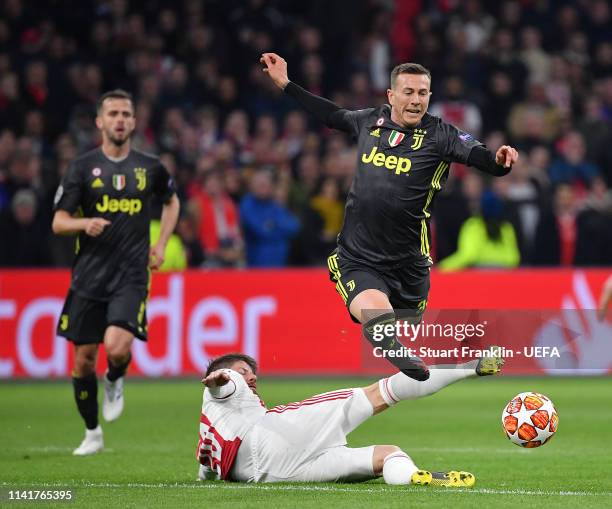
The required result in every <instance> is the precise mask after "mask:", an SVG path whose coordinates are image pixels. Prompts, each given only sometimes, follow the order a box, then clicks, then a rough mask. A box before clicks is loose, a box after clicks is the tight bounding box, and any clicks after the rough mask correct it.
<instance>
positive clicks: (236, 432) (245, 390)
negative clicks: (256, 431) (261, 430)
mask: <svg viewBox="0 0 612 509" xmlns="http://www.w3.org/2000/svg"><path fill="white" fill-rule="evenodd" d="M223 371H225V372H226V373H227V374H228V375H229V377H230V381H229V382H228V383H227V384H226V385H224V386H222V387H216V388H213V389H209V388H206V389H204V397H203V402H202V414H201V415H200V439H199V441H198V449H197V451H196V457H198V458H200V464H201V465H202V466H203V467H204V468H203V469H204V471H205V472H204V476H205V477H206V478H217V479H227V476H228V475H229V473H230V471H231V469H232V466H233V464H234V460H235V459H236V454H237V453H238V448H239V447H240V444H241V442H242V439H243V438H244V436H245V435H246V434H247V433H248V431H249V430H250V429H251V428H252V427H253V426H254V425H255V424H256V423H257V422H259V421H260V420H261V419H262V418H263V417H264V416H265V415H266V411H267V409H266V407H265V405H264V403H263V401H261V399H260V398H259V396H257V394H255V393H254V392H253V391H252V390H251V388H250V387H249V386H248V385H247V383H246V382H245V380H244V378H243V377H242V375H241V374H240V373H237V372H236V371H233V370H231V369H224V370H223Z"/></svg>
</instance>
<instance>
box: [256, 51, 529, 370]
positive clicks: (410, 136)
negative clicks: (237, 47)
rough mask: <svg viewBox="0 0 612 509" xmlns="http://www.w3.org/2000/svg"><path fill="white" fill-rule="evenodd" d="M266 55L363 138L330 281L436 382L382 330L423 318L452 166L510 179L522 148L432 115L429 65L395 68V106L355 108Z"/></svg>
mask: <svg viewBox="0 0 612 509" xmlns="http://www.w3.org/2000/svg"><path fill="white" fill-rule="evenodd" d="M260 61H261V63H262V64H264V66H265V67H264V69H263V71H264V72H265V73H267V74H268V76H269V77H270V78H271V79H272V81H273V82H274V84H275V85H276V86H278V87H279V88H281V89H282V90H284V91H285V93H287V94H288V95H290V96H291V97H293V98H294V99H295V100H296V101H297V102H298V103H299V104H300V105H301V106H302V107H303V108H304V109H306V110H308V111H309V112H311V113H312V114H314V115H315V116H316V117H317V118H318V119H319V120H320V121H322V122H323V123H324V124H325V125H327V126H328V127H330V128H334V129H338V130H340V131H344V132H345V133H348V134H350V135H352V136H353V137H354V138H356V139H357V143H358V158H359V159H358V161H357V164H358V166H357V172H356V175H355V178H354V180H353V183H352V186H351V189H350V191H349V194H348V198H347V200H346V208H345V213H344V225H343V226H342V231H341V232H340V235H339V236H338V247H337V249H336V250H335V251H334V253H333V254H332V255H331V256H330V257H329V258H328V267H329V271H330V278H331V280H332V281H333V282H334V283H335V285H336V290H337V292H338V293H339V294H340V296H341V297H342V299H343V300H344V302H345V304H346V306H347V308H348V310H349V313H350V316H351V318H352V319H353V321H356V322H359V323H361V324H363V332H364V336H365V337H366V339H368V340H369V341H370V342H371V343H373V344H375V345H376V346H379V347H382V349H383V350H384V351H386V352H390V351H392V350H394V351H392V352H390V353H391V354H394V355H386V357H387V358H388V360H391V361H392V362H393V363H394V364H395V366H396V367H398V368H399V369H400V370H401V371H402V372H403V373H404V374H406V375H408V376H409V377H411V378H414V379H416V380H426V379H427V377H428V368H427V366H426V365H425V363H424V362H423V361H422V360H421V359H420V358H418V357H403V355H404V354H403V353H402V352H406V350H404V349H403V346H402V345H401V343H400V342H399V341H398V339H397V338H396V337H395V335H392V336H388V337H386V338H385V339H383V340H382V342H381V343H375V342H374V338H373V331H374V330H376V328H377V326H378V327H379V328H382V326H384V325H385V324H392V323H394V322H395V320H396V319H397V318H401V319H402V320H407V321H409V322H412V323H415V322H418V321H420V319H421V316H422V314H423V312H424V310H425V307H426V305H427V295H428V292H429V270H430V267H431V266H432V264H433V262H432V260H431V257H430V255H429V232H428V222H429V218H430V215H431V209H432V205H433V203H434V201H435V197H436V195H437V193H438V192H439V191H440V189H441V188H442V186H443V185H444V183H445V182H446V179H447V176H448V168H449V165H450V163H451V162H459V163H462V164H467V165H470V166H474V167H476V168H477V169H479V170H481V171H483V172H485V173H488V174H490V175H493V176H496V177H501V176H503V175H506V174H507V173H508V172H510V169H511V167H512V164H513V163H515V162H516V160H517V158H518V153H517V151H516V150H515V149H514V148H512V147H510V146H508V145H502V146H501V147H499V149H498V150H497V152H495V154H493V153H492V152H490V151H489V150H488V149H487V148H486V147H485V146H484V145H483V144H482V143H481V142H479V141H477V140H475V139H474V138H473V137H472V136H471V135H470V134H468V133H465V132H463V131H460V130H459V129H457V128H456V127H454V126H452V125H450V124H447V123H446V122H444V121H442V120H441V119H439V118H437V117H434V116H432V115H429V114H428V113H427V108H428V106H429V98H430V96H431V91H430V87H431V74H430V72H429V71H428V70H427V69H425V68H424V67H423V66H421V65H419V64H412V63H406V64H400V65H398V66H397V67H395V68H394V69H393V71H392V72H391V88H390V89H389V90H387V98H388V100H389V105H390V106H389V105H387V104H385V105H383V106H380V107H378V108H368V109H364V110H358V111H349V110H345V109H342V108H340V107H338V106H337V105H336V104H334V103H332V102H330V101H328V100H327V99H324V98H322V97H318V96H316V95H313V94H311V93H309V92H307V91H306V90H304V89H303V88H302V87H300V86H299V85H297V84H295V83H293V82H291V81H290V80H289V78H288V75H287V62H286V61H285V60H284V59H283V58H282V57H280V56H279V55H277V54H275V53H264V54H263V55H262V56H261V59H260ZM394 309H395V310H397V311H398V314H400V310H401V315H400V316H397V317H396V312H395V311H394ZM386 329H388V328H386ZM379 330H380V329H379Z"/></svg>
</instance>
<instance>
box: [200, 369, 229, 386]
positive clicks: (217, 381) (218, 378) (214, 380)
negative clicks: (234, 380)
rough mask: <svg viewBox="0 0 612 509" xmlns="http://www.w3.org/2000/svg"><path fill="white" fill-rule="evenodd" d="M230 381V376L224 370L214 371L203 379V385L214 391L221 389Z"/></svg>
mask: <svg viewBox="0 0 612 509" xmlns="http://www.w3.org/2000/svg"><path fill="white" fill-rule="evenodd" d="M229 381H230V376H229V375H228V374H227V373H226V372H225V371H223V370H221V369H218V370H217V371H213V372H212V373H211V374H210V375H208V376H207V377H205V378H202V383H203V384H204V385H205V386H206V387H208V388H210V389H212V388H213V387H221V386H223V385H225V384H227V383H228V382H229Z"/></svg>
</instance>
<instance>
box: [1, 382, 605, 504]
mask: <svg viewBox="0 0 612 509" xmlns="http://www.w3.org/2000/svg"><path fill="white" fill-rule="evenodd" d="M369 382H370V381H369V380H363V379H362V380H354V379H353V380H348V379H308V380H292V379H273V380H262V381H260V384H259V387H260V393H261V395H262V397H263V398H264V399H265V401H266V403H267V404H268V406H272V405H276V404H280V403H286V402H289V401H296V400H300V399H303V398H305V397H308V396H311V395H313V394H316V393H319V392H323V391H327V390H332V389H338V388H343V387H350V386H355V385H358V386H361V385H366V384H367V383H369ZM611 389H612V378H512V377H506V378H504V377H499V378H493V377H492V378H483V379H475V380H468V381H463V382H459V383H457V384H455V385H453V386H451V387H448V388H447V389H444V390H442V391H441V392H439V393H438V394H436V395H434V396H431V397H428V398H425V399H422V400H417V401H406V402H402V403H400V404H398V405H397V406H396V407H394V408H392V409H390V410H388V411H386V412H385V413H383V414H381V415H379V416H377V417H374V418H372V419H371V420H369V421H368V422H366V423H365V424H364V425H363V426H361V427H360V428H359V429H357V430H356V431H355V432H354V433H353V434H352V435H351V436H350V437H349V444H350V445H352V446H363V445H368V444H375V443H379V444H396V445H399V446H401V447H402V448H403V449H404V450H405V451H406V452H407V453H408V454H410V455H411V456H412V458H413V459H414V461H415V462H416V463H417V465H419V466H421V467H423V468H429V469H436V470H442V469H450V468H454V469H463V470H468V471H471V472H473V473H474V474H475V475H476V479H477V481H476V486H475V487H474V488H473V489H472V490H448V489H447V490H443V489H432V488H428V487H410V486H409V487H390V486H386V485H385V484H384V483H382V481H380V480H378V481H372V482H369V483H364V484H301V485H300V484H269V485H245V484H236V483H222V482H212V483H199V482H196V481H195V477H196V471H197V464H196V460H195V458H194V452H195V445H196V442H197V440H196V438H197V429H198V418H199V412H200V401H201V387H200V384H199V382H198V381H197V380H180V381H151V380H134V379H132V380H128V382H127V384H126V391H125V394H126V409H125V412H124V415H123V416H122V417H121V419H119V420H118V421H117V422H115V423H112V424H104V423H103V428H104V433H105V443H106V447H107V449H106V451H105V452H104V453H102V454H99V455H96V456H93V457H85V458H75V457H72V456H71V451H72V449H73V448H74V447H76V446H77V445H78V443H79V442H80V440H81V439H82V434H83V426H82V423H81V420H80V418H79V417H78V414H77V411H76V408H75V406H74V403H73V401H72V389H71V386H70V383H69V382H68V381H65V382H57V383H55V382H38V383H4V384H2V385H0V402H1V404H0V416H1V417H0V490H2V491H4V492H5V493H6V490H7V489H14V488H18V487H19V488H25V489H34V488H41V489H42V488H44V489H53V488H55V489H60V488H72V489H74V490H75V498H76V500H75V502H73V503H71V504H69V505H68V507H87V508H94V507H105V508H107V507H121V508H122V509H124V508H129V507H138V508H140V507H214V508H215V509H217V508H221V507H232V508H236V507H249V508H252V507H267V508H269V507H272V508H274V509H277V508H284V507H317V508H319V507H334V509H336V508H340V507H350V508H364V509H371V508H375V507H385V508H389V507H402V508H405V507H411V508H412V507H452V508H453V509H457V508H463V507H467V508H472V507H477V506H485V505H486V506H490V507H496V508H498V507H508V508H513V509H517V508H521V507H536V506H537V507H545V508H546V509H551V508H555V507H569V508H576V507H580V508H581V509H586V508H591V507H598V508H599V507H612V459H611V458H612V404H611V403H612V390H611ZM528 390H533V391H538V392H542V393H544V394H547V395H548V396H549V397H551V398H552V400H553V402H554V403H555V405H556V407H557V410H558V412H559V431H558V432H557V435H556V436H555V437H554V438H553V440H552V441H551V442H550V443H548V444H546V445H545V446H544V447H542V448H539V449H534V450H526V449H521V448H519V447H517V446H515V445H513V444H511V443H510V442H509V441H508V440H507V439H506V438H505V437H504V436H503V435H502V431H501V425H500V416H501V411H502V408H503V406H504V404H505V403H506V402H507V401H508V400H509V399H510V398H511V397H512V396H514V395H515V394H516V393H518V392H522V391H528ZM100 398H101V395H100ZM0 505H2V506H3V507H18V506H21V507H23V506H24V505H26V504H25V503H16V502H11V503H8V502H2V503H0ZM27 505H28V506H29V505H35V506H38V507H42V506H46V505H49V504H44V503H42V502H36V503H35V504H34V503H32V502H30V503H28V504H27ZM55 505H56V506H59V507H66V503H61V504H55Z"/></svg>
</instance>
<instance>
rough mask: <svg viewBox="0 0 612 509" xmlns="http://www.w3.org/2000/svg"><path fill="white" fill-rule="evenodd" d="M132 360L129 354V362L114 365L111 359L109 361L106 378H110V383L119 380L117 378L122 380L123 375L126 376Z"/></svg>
mask: <svg viewBox="0 0 612 509" xmlns="http://www.w3.org/2000/svg"><path fill="white" fill-rule="evenodd" d="M131 360H132V354H131V353H128V358H127V360H126V361H125V362H123V363H121V364H113V363H112V362H111V361H110V359H108V371H107V373H106V378H108V380H109V381H110V382H114V381H115V380H117V378H121V377H122V376H123V375H125V372H126V371H127V368H128V366H129V365H130V361H131Z"/></svg>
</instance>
